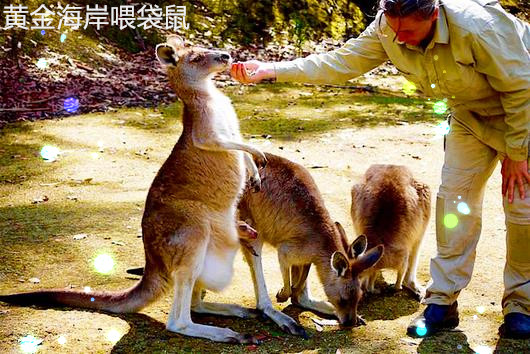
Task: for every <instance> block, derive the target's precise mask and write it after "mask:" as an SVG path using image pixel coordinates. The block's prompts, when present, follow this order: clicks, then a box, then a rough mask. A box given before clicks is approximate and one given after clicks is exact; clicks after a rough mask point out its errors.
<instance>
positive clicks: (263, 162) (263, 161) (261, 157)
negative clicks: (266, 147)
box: [253, 151, 267, 168]
mask: <svg viewBox="0 0 530 354" xmlns="http://www.w3.org/2000/svg"><path fill="white" fill-rule="evenodd" d="M253 157H254V163H255V164H256V166H257V167H258V168H264V167H265V166H267V158H266V157H265V154H264V153H262V152H261V151H260V152H259V154H257V155H254V156H253Z"/></svg>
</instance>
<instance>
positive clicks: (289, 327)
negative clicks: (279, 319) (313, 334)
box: [282, 320, 309, 339]
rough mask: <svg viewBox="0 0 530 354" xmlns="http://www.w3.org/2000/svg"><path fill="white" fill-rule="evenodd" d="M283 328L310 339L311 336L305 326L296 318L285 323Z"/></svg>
mask: <svg viewBox="0 0 530 354" xmlns="http://www.w3.org/2000/svg"><path fill="white" fill-rule="evenodd" d="M282 330H283V331H284V332H287V333H290V334H292V335H295V336H299V337H302V338H304V339H309V336H308V335H307V332H306V331H305V329H304V327H302V326H300V325H299V324H298V323H296V322H295V321H294V320H293V322H292V323H288V324H285V325H283V326H282Z"/></svg>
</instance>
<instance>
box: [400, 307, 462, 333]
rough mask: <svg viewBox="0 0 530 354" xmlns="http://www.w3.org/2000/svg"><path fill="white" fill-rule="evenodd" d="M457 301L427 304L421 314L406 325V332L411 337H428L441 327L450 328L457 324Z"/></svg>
mask: <svg viewBox="0 0 530 354" xmlns="http://www.w3.org/2000/svg"><path fill="white" fill-rule="evenodd" d="M458 323H459V319H458V303H457V302H456V301H455V302H454V303H453V304H452V305H436V304H429V305H427V308H426V309H425V311H423V314H421V315H419V316H418V317H416V318H415V319H414V320H413V321H412V322H411V323H410V325H409V326H408V327H407V334H408V335H409V336H411V337H415V338H419V337H428V336H430V335H432V334H434V333H436V332H438V331H440V330H441V329H451V328H455V327H456V326H458Z"/></svg>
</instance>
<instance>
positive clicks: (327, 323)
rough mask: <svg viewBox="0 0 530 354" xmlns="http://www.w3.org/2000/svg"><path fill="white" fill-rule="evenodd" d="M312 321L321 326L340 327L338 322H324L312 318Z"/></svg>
mask: <svg viewBox="0 0 530 354" xmlns="http://www.w3.org/2000/svg"><path fill="white" fill-rule="evenodd" d="M311 321H313V322H314V323H316V324H318V325H320V326H338V325H339V322H338V321H337V320H324V319H321V318H316V317H312V318H311Z"/></svg>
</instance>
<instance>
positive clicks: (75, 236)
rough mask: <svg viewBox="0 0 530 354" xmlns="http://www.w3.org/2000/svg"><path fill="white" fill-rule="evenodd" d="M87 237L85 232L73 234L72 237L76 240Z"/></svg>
mask: <svg viewBox="0 0 530 354" xmlns="http://www.w3.org/2000/svg"><path fill="white" fill-rule="evenodd" d="M87 237H88V235H87V234H77V235H74V236H73V237H72V238H73V239H74V240H76V241H77V240H82V239H84V238H87Z"/></svg>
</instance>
